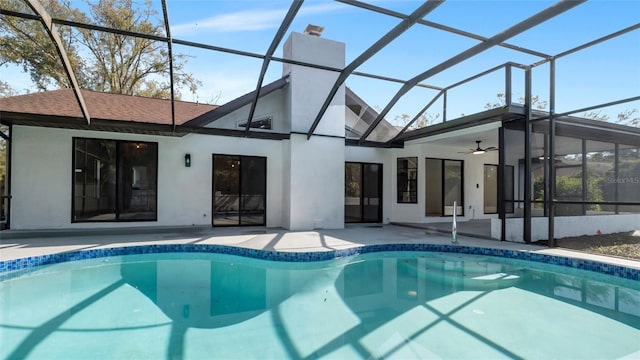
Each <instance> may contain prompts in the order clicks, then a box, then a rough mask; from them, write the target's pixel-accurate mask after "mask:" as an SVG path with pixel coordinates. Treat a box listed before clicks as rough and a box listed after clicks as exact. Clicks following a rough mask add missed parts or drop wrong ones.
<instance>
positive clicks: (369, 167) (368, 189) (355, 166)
mask: <svg viewBox="0 0 640 360" xmlns="http://www.w3.org/2000/svg"><path fill="white" fill-rule="evenodd" d="M344 175H345V181H344V186H345V189H344V221H345V222H347V223H358V222H359V223H363V222H366V223H377V222H382V164H369V163H352V162H348V163H345V171H344Z"/></svg>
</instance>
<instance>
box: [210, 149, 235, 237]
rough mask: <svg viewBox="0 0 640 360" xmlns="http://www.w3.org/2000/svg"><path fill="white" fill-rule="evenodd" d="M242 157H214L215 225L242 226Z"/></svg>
mask: <svg viewBox="0 0 640 360" xmlns="http://www.w3.org/2000/svg"><path fill="white" fill-rule="evenodd" d="M239 194H240V157H239V156H228V155H214V156H213V225H240V201H239V197H240V196H239Z"/></svg>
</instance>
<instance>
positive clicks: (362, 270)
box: [0, 245, 640, 359]
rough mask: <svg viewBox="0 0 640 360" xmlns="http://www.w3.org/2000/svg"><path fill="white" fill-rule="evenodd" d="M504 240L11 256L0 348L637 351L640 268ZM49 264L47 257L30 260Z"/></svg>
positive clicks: (85, 351)
mask: <svg viewBox="0 0 640 360" xmlns="http://www.w3.org/2000/svg"><path fill="white" fill-rule="evenodd" d="M436 249H439V250H445V251H446V250H450V249H453V250H456V251H458V252H467V253H466V254H461V253H449V252H434V251H433V250H436ZM392 250H393V251H392ZM414 250H421V251H414ZM422 250H431V251H422ZM185 251H187V252H185ZM203 251H204V252H203ZM495 251H496V250H494V249H481V248H473V249H470V248H465V247H442V246H441V247H440V248H433V249H432V248H428V249H427V248H424V245H423V246H422V247H420V246H404V245H399V246H395V248H394V247H393V246H378V247H375V246H374V247H366V248H359V249H357V250H345V251H337V252H326V253H325V252H322V253H305V254H296V253H275V252H262V251H257V250H246V249H244V250H238V249H236V248H229V247H220V248H210V247H209V248H202V247H198V246H195V245H189V247H184V246H183V247H178V248H175V247H162V246H156V247H136V248H129V249H127V248H118V249H109V250H106V251H105V250H101V251H99V252H97V253H95V252H94V253H91V252H90V251H80V252H75V253H67V254H58V255H49V256H47V257H41V258H37V259H23V260H21V261H14V262H12V263H7V262H5V263H3V264H0V265H2V266H3V267H4V269H9V268H10V267H13V268H17V269H16V270H17V271H11V272H6V271H5V278H4V280H3V281H2V282H0V314H1V315H0V343H1V344H2V346H1V347H0V356H1V357H2V358H24V357H29V358H47V359H50V358H65V359H69V358H82V359H85V358H136V359H140V358H145V359H146V358H154V359H156V358H192V359H201V358H233V359H240V358H242V359H247V358H256V359H258V358H259V359H265V358H270V359H284V358H291V359H307V358H309V359H311V358H339V359H344V358H365V359H368V358H381V357H384V358H402V359H406V358H419V359H425V358H474V359H477V358H491V359H495V358H527V359H535V358H544V359H548V358H563V359H566V358H580V359H586V358H590V359H595V358H597V359H617V358H624V357H628V358H637V357H639V356H640V341H638V339H640V281H638V270H633V269H621V268H617V267H612V266H608V265H603V266H600V267H598V268H597V270H598V271H599V272H594V271H585V270H582V269H579V267H583V268H590V269H591V270H594V269H595V268H596V267H597V265H596V264H592V263H589V262H581V261H577V260H575V259H567V258H554V257H547V258H544V259H545V260H547V261H545V262H546V263H542V262H532V261H526V260H521V259H519V258H518V257H531V256H533V255H532V254H531V253H522V254H520V255H519V254H518V253H516V252H513V253H507V254H505V253H502V255H511V256H508V258H499V257H495V256H491V255H495V254H496V253H495ZM500 251H508V250H500ZM220 252H226V253H220ZM131 253H133V254H131ZM469 253H470V254H469ZM124 254H131V255H124ZM238 254H242V255H244V256H238ZM98 255H102V256H104V255H112V256H108V257H97V258H95V257H96V256H98ZM336 256H337V257H336ZM509 257H510V258H509ZM70 259H73V260H77V261H71V262H68V261H66V260H70ZM266 259H270V260H266ZM274 260H278V261H274ZM44 263H51V265H47V266H36V267H33V266H32V265H34V264H44ZM548 263H556V264H560V265H562V266H557V265H553V264H548ZM0 269H2V267H0ZM607 272H612V273H615V274H617V275H618V276H616V277H614V276H611V275H607V274H606V273H607ZM603 273H605V274H603ZM625 277H626V278H625Z"/></svg>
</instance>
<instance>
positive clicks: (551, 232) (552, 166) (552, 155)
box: [547, 59, 556, 247]
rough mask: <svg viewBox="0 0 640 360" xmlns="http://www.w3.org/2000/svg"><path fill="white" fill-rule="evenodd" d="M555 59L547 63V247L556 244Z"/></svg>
mask: <svg viewBox="0 0 640 360" xmlns="http://www.w3.org/2000/svg"><path fill="white" fill-rule="evenodd" d="M555 113H556V61H555V59H552V60H551V62H550V63H549V159H548V160H549V180H548V182H549V196H548V199H549V201H548V202H547V204H548V205H547V206H548V207H549V209H548V210H547V213H548V214H547V216H548V221H549V223H548V226H549V229H548V234H547V241H548V244H549V247H555V246H556V236H555V215H556V214H555V212H556V211H555V210H556V161H555V160H556V117H555Z"/></svg>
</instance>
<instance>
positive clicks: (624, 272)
mask: <svg viewBox="0 0 640 360" xmlns="http://www.w3.org/2000/svg"><path fill="white" fill-rule="evenodd" d="M385 251H425V252H444V253H454V254H455V253H457V254H469V255H484V256H496V257H502V258H508V259H517V260H528V261H533V262H537V263H544V264H550V265H558V266H563V267H569V268H574V269H581V270H587V271H592V272H596V273H600V274H605V275H611V276H615V277H618V278H623V279H629V280H635V281H640V269H633V268H628V267H624V266H620V265H613V264H606V263H601V262H597V261H593V260H586V259H576V258H570V257H565V256H557V255H548V254H540V253H535V252H531V251H523V250H508V249H494V248H484V247H473V246H460V245H443V244H378V245H364V246H359V247H353V248H347V249H339V250H331V251H313V252H283V251H270V250H258V249H248V248H242V247H235V246H228V245H209V244H158V245H140V246H125V247H114V248H104V249H89V250H75V251H68V252H62V253H56V254H48V255H40V256H31V257H26V258H20V259H14V260H6V261H0V275H14V276H15V275H18V274H17V273H21V272H22V271H29V270H32V269H34V268H37V267H39V266H44V265H53V264H58V263H64V262H69V261H78V260H88V259H95V258H102V257H109V256H123V255H139V254H161V253H181V252H182V253H213V254H226V255H236V256H243V257H248V258H254V259H261V260H270V261H281V262H309V261H325V260H332V259H336V258H341V257H347V256H354V255H360V254H367V253H376V252H385ZM9 273H11V274H9ZM4 277H5V276H2V277H0V279H2V278H4ZM10 277H13V276H10Z"/></svg>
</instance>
